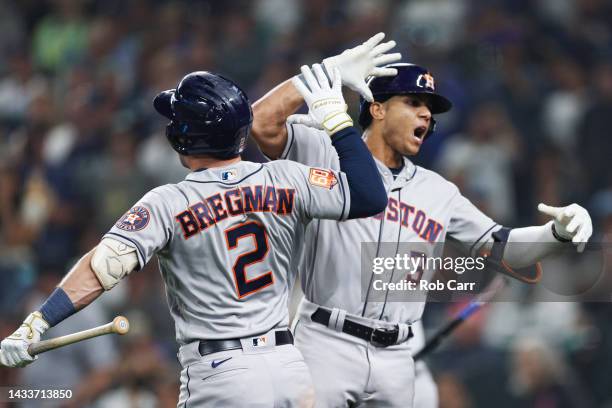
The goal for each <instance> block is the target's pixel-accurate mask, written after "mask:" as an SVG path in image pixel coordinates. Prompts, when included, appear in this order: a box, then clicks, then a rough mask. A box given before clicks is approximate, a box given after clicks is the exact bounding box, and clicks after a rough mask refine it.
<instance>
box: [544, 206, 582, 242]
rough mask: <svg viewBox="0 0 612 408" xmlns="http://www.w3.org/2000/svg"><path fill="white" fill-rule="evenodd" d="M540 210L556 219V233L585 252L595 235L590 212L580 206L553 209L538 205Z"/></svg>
mask: <svg viewBox="0 0 612 408" xmlns="http://www.w3.org/2000/svg"><path fill="white" fill-rule="evenodd" d="M538 210H539V211H540V212H542V213H544V214H547V215H550V216H551V217H553V219H554V231H555V232H556V234H557V235H558V236H559V237H561V238H563V239H567V240H568V241H572V242H573V243H574V245H576V246H577V247H578V252H582V251H584V247H585V246H586V243H587V242H588V241H589V238H590V237H591V235H592V234H593V224H592V223H591V216H590V215H589V212H588V211H587V210H585V209H584V208H583V207H581V206H579V205H578V204H570V205H568V206H567V207H551V206H549V205H546V204H542V203H540V204H538Z"/></svg>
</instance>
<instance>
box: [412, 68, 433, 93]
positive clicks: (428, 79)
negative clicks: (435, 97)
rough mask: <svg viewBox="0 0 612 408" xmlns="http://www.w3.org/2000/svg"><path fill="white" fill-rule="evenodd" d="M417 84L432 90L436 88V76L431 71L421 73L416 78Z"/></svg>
mask: <svg viewBox="0 0 612 408" xmlns="http://www.w3.org/2000/svg"><path fill="white" fill-rule="evenodd" d="M416 85H417V86H418V87H419V88H430V89H431V90H432V91H433V90H434V89H435V85H434V78H433V76H431V74H430V73H429V72H428V73H426V74H421V75H419V76H418V77H417V80H416Z"/></svg>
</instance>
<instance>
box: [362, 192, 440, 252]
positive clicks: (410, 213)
mask: <svg viewBox="0 0 612 408" xmlns="http://www.w3.org/2000/svg"><path fill="white" fill-rule="evenodd" d="M385 214H386V219H387V220H388V221H393V222H401V225H402V227H406V228H411V229H412V230H413V231H414V232H416V234H417V235H418V236H419V237H420V238H421V239H423V240H425V241H428V242H435V241H436V240H437V239H438V237H439V236H440V232H442V230H443V229H444V226H443V225H442V224H440V223H439V222H438V221H436V220H434V219H433V218H430V217H428V216H427V214H426V213H425V212H424V211H423V210H420V209H418V208H415V207H414V206H412V205H409V204H406V203H405V202H403V201H398V200H396V199H395V198H392V197H389V203H388V204H387V210H386V211H385V212H384V213H380V214H378V215H375V216H374V217H373V218H375V219H377V220H380V219H382V217H383V215H385Z"/></svg>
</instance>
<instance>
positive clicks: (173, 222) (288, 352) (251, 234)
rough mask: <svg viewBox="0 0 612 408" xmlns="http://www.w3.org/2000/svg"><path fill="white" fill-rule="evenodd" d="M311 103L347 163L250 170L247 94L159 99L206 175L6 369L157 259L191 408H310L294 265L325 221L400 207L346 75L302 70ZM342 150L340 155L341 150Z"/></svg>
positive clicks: (66, 298)
mask: <svg viewBox="0 0 612 408" xmlns="http://www.w3.org/2000/svg"><path fill="white" fill-rule="evenodd" d="M302 72H303V75H304V80H305V82H306V84H307V86H308V89H307V90H305V91H304V93H303V94H302V95H301V96H300V98H303V99H304V100H306V101H307V103H308V105H309V106H310V108H311V109H310V111H309V116H310V118H311V119H312V121H313V123H316V124H317V127H320V128H323V129H325V133H326V134H327V135H328V137H330V136H331V138H330V142H331V145H330V148H335V149H336V152H337V156H338V157H339V163H340V164H339V167H338V169H336V170H326V169H322V168H315V167H307V166H304V165H302V164H299V163H295V162H290V161H277V162H273V163H267V164H259V163H252V162H244V161H241V159H240V156H239V155H240V153H241V152H242V151H243V149H244V147H245V143H246V140H247V137H248V135H249V131H250V127H251V123H252V111H251V107H250V104H249V101H248V99H247V96H246V95H245V94H244V92H243V91H242V90H240V88H238V86H237V85H235V84H234V83H232V82H231V81H229V80H228V79H225V78H223V77H222V76H220V75H216V74H213V73H209V72H194V73H191V74H189V75H187V76H185V77H184V78H183V79H182V81H181V82H180V83H179V84H178V86H177V88H176V89H173V90H170V91H165V92H162V93H161V94H160V95H158V96H157V97H156V99H155V101H154V105H155V108H156V109H157V111H158V112H159V113H161V114H162V115H164V116H166V117H167V118H168V119H170V123H169V124H168V126H167V129H166V135H167V137H168V140H169V142H170V144H171V145H172V147H173V148H174V149H175V150H176V151H177V152H178V153H179V156H180V160H181V162H182V163H183V165H184V166H186V167H188V168H189V169H190V170H192V172H191V173H190V174H188V175H187V177H186V178H185V180H184V181H181V182H180V183H178V184H168V185H164V186H161V187H157V188H155V189H153V190H151V191H150V192H149V193H147V194H146V195H145V196H144V197H143V198H142V199H141V200H140V201H138V202H137V203H136V204H135V205H134V206H133V207H132V208H131V209H129V210H128V211H127V212H126V213H125V214H124V215H123V216H122V217H121V218H120V219H119V221H117V223H116V224H115V225H114V226H113V227H112V228H111V229H110V231H109V232H108V233H107V234H106V235H104V237H103V238H102V240H101V242H100V243H99V244H98V245H97V246H96V248H94V249H93V250H92V251H90V252H89V253H88V254H86V255H85V256H84V257H82V258H81V259H80V260H79V261H78V263H77V264H76V266H74V267H73V269H72V270H71V271H70V272H69V273H68V274H67V276H66V277H65V278H64V279H63V280H62V282H61V283H60V284H59V286H58V287H57V288H56V290H55V291H54V292H53V293H52V294H51V296H50V297H49V298H48V299H47V301H46V302H45V303H44V304H43V305H42V307H41V308H40V309H39V310H38V311H35V312H33V313H31V314H30V315H29V316H28V317H27V318H26V319H25V321H24V322H23V324H22V325H21V327H19V328H18V329H17V330H16V331H15V333H13V334H12V335H11V336H9V337H7V338H6V339H4V340H3V341H2V343H1V344H0V362H1V363H2V364H3V365H7V366H13V367H21V366H24V365H27V364H29V363H31V362H32V361H34V360H35V358H33V357H32V356H30V355H29V354H28V351H27V350H28V346H29V345H30V344H32V343H34V342H37V341H38V340H39V339H40V337H41V335H42V334H43V333H44V332H45V330H47V329H48V328H49V327H51V326H54V325H56V324H57V323H59V322H60V321H62V320H64V319H65V318H67V317H68V316H70V315H71V314H73V313H75V312H76V311H77V310H79V309H81V308H83V307H85V306H86V305H88V304H89V303H91V302H92V301H93V300H94V299H96V298H97V297H98V296H99V295H100V294H101V293H103V291H105V290H109V289H111V288H113V287H114V286H115V285H116V284H117V283H118V282H119V281H120V280H121V279H122V278H124V277H126V276H127V275H129V274H130V273H131V272H133V271H135V270H139V269H141V268H142V267H143V266H144V265H145V264H146V263H147V262H148V261H149V260H150V259H151V257H152V256H153V255H155V254H157V256H158V260H159V265H160V270H161V273H162V276H163V278H164V280H165V284H166V292H167V297H168V303H169V307H170V311H171V314H172V317H173V318H174V321H175V327H176V338H177V341H178V342H179V344H180V350H179V354H178V356H179V360H180V362H181V364H182V366H183V370H182V372H181V389H180V396H179V406H181V407H182V406H185V407H187V406H189V407H193V406H204V405H206V406H216V407H230V406H254V407H272V406H279V407H281V406H282V407H289V406H310V404H309V401H310V402H312V383H311V379H310V374H309V372H308V368H307V367H306V365H305V363H304V361H303V358H302V356H301V354H300V352H299V351H298V350H297V349H296V348H295V347H294V346H293V345H292V344H293V337H292V334H291V332H290V331H289V330H288V328H287V324H288V312H287V297H288V289H289V288H290V287H291V285H292V284H293V282H294V281H295V279H296V277H295V276H294V274H293V273H292V271H293V270H294V269H295V268H294V265H292V262H293V259H294V258H293V257H292V254H293V253H295V252H299V248H301V247H302V246H303V245H304V230H305V226H306V225H307V224H308V223H310V222H311V220H312V219H313V218H328V219H333V220H344V219H350V218H355V217H363V216H370V215H373V214H376V213H378V212H380V211H382V210H383V209H384V208H385V206H386V203H387V198H386V194H385V190H384V186H383V184H382V182H381V180H380V177H379V176H378V172H377V170H376V165H375V163H374V161H373V160H372V158H371V155H370V154H369V152H368V150H367V148H366V147H365V145H364V144H363V142H362V140H361V138H360V137H359V135H358V133H357V131H356V130H355V128H353V126H352V120H351V118H350V116H349V115H348V114H347V113H346V105H345V103H344V99H343V96H342V91H341V80H340V77H339V76H338V75H337V72H336V73H335V74H336V75H335V77H334V80H333V83H332V84H331V85H330V83H329V82H328V79H327V77H326V76H325V74H324V73H323V72H322V70H321V69H320V67H319V68H318V69H315V70H314V72H313V71H312V70H310V68H307V67H303V69H302ZM331 146H333V147H331Z"/></svg>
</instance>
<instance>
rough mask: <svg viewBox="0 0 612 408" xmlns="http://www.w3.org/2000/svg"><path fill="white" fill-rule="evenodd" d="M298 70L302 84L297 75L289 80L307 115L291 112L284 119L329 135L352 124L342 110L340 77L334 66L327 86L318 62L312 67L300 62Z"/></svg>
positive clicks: (326, 80)
mask: <svg viewBox="0 0 612 408" xmlns="http://www.w3.org/2000/svg"><path fill="white" fill-rule="evenodd" d="M301 70H302V75H303V78H304V82H305V83H306V84H304V82H302V80H301V79H300V77H297V76H296V77H293V79H292V81H293V85H294V86H295V87H296V88H297V90H298V91H299V92H300V94H302V97H303V98H304V101H305V102H306V104H307V105H308V115H291V116H289V117H288V118H287V122H289V123H300V124H302V125H306V126H310V127H314V128H317V129H325V131H326V132H327V134H328V135H330V136H331V135H333V134H334V133H336V132H338V131H339V130H342V129H344V128H347V127H349V126H353V120H352V119H351V117H350V116H349V114H348V113H346V103H345V102H344V96H343V95H342V79H341V78H340V71H339V70H338V68H335V69H334V70H333V71H332V81H333V82H332V84H331V86H330V84H329V80H328V79H327V76H326V75H325V73H324V72H323V68H322V67H321V65H319V64H315V65H313V66H312V70H311V69H310V68H309V67H308V66H306V65H303V66H302V68H301ZM313 72H314V73H313Z"/></svg>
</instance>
